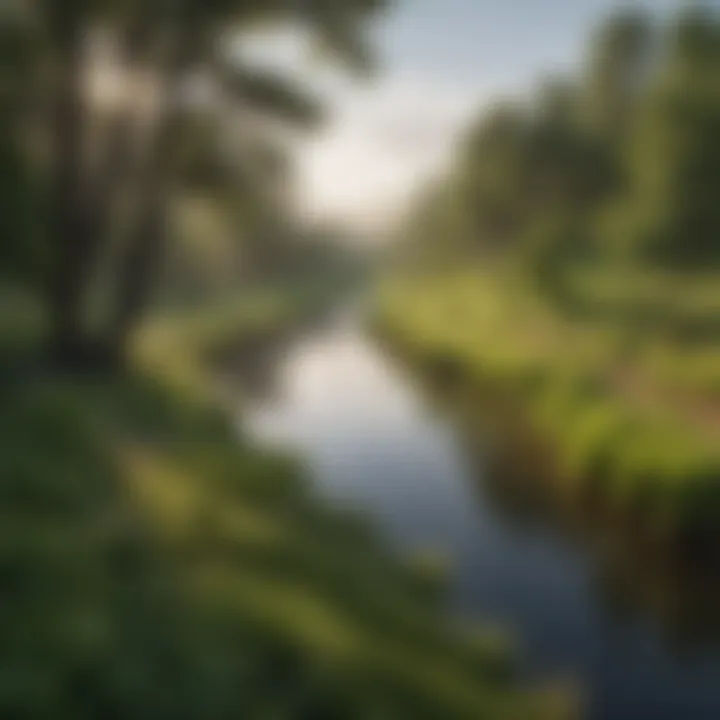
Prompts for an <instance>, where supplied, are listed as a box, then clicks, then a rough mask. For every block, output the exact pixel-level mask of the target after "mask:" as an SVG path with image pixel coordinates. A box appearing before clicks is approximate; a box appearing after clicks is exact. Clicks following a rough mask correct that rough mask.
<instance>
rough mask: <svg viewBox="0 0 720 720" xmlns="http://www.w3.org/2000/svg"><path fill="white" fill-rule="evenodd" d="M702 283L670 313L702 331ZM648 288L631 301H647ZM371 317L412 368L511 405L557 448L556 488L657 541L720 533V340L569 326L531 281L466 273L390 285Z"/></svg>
mask: <svg viewBox="0 0 720 720" xmlns="http://www.w3.org/2000/svg"><path fill="white" fill-rule="evenodd" d="M646 282H649V281H647V280H646ZM656 282H659V281H656ZM664 282H665V283H667V282H669V280H667V279H665V280H664ZM677 283H679V281H676V285H675V286H674V290H675V292H680V290H679V287H678V285H677ZM656 287H657V286H656ZM708 287H709V285H708V286H706V287H705V288H704V289H703V290H702V291H700V290H699V289H698V288H694V290H693V293H694V296H693V293H689V294H688V295H687V296H685V297H684V307H683V308H682V312H681V310H678V311H677V312H678V313H679V314H687V313H690V314H691V315H692V317H693V318H694V317H696V316H697V315H698V314H699V313H700V312H701V308H702V309H703V310H702V312H706V313H708V314H706V315H705V316H704V317H705V321H706V322H708V323H709V318H710V317H711V314H710V311H709V310H705V308H707V307H708V303H709V301H708V294H709V293H710V290H709V289H708ZM604 290H605V291H606V292H607V293H608V296H610V291H609V290H608V288H604ZM595 292H597V290H595ZM642 292H644V293H646V295H645V296H643V297H642V298H636V300H637V302H638V303H650V302H651V298H650V296H649V294H648V293H647V291H645V290H643V291H642ZM626 293H628V296H629V290H627V288H626ZM638 293H639V294H640V291H638ZM715 294H716V295H717V294H718V292H717V290H716V291H715ZM660 297H661V298H663V300H662V302H663V303H665V300H664V298H665V295H661V296H660ZM693 300H694V301H695V302H693ZM625 302H629V300H627V298H626V299H625ZM658 304H660V303H659V302H658ZM658 312H659V311H658ZM377 322H378V326H379V327H380V328H381V330H382V331H383V332H384V333H385V334H386V335H387V336H389V337H390V338H391V341H394V342H396V343H398V344H399V345H401V346H402V347H403V348H404V351H405V353H406V354H407V355H408V356H409V357H410V358H415V359H416V361H418V362H419V363H420V364H424V365H425V366H427V367H428V368H430V369H434V371H435V372H438V371H442V372H444V373H446V374H447V373H448V372H450V371H452V372H453V373H454V374H456V375H459V376H461V377H463V378H465V379H466V381H468V382H469V383H471V384H475V385H478V386H481V385H482V386H485V387H488V386H490V387H492V388H493V390H494V391H496V392H497V393H498V394H500V395H504V396H505V397H506V399H507V400H508V401H509V402H512V403H513V404H517V405H519V406H520V407H521V408H522V415H523V423H524V424H526V425H528V426H529V429H530V431H531V432H532V433H533V434H535V435H536V436H538V437H540V438H543V439H544V440H545V441H546V442H547V444H548V445H549V446H550V448H551V449H552V455H553V458H554V460H553V462H554V465H555V468H554V474H553V482H554V484H555V485H557V486H558V488H560V489H561V491H562V492H563V493H575V494H583V493H585V491H586V490H587V489H588V487H590V486H592V488H593V489H595V490H599V491H600V493H601V495H602V496H603V498H604V499H605V500H606V501H607V502H609V503H610V504H611V505H612V506H613V507H615V508H616V509H618V510H622V511H628V512H632V513H633V514H639V515H640V516H642V517H644V518H647V519H648V521H649V522H650V523H651V524H652V525H653V526H654V527H655V529H657V530H658V531H660V532H661V533H672V534H674V533H676V532H678V531H685V530H686V529H689V530H692V531H702V532H703V533H704V532H706V531H712V528H716V527H717V523H718V520H719V519H720V404H713V402H714V401H713V400H712V399H711V397H710V395H711V394H710V392H709V389H710V388H713V387H716V385H715V383H716V380H715V377H716V373H717V368H716V367H715V368H714V367H712V359H713V358H717V357H718V352H719V351H720V345H718V344H715V343H714V341H712V340H711V339H707V338H706V339H705V340H704V341H703V342H702V343H693V344H690V345H688V344H683V345H678V344H677V343H676V342H673V341H671V340H670V339H668V333H670V334H672V333H673V332H675V328H673V329H672V330H671V331H668V326H667V324H662V323H661V324H660V325H658V326H652V327H648V326H647V325H645V326H643V327H642V328H641V327H638V326H637V325H636V324H633V323H630V322H629V323H628V324H623V323H620V322H618V321H617V319H616V318H615V317H614V316H613V314H612V313H610V314H609V315H608V314H596V315H594V316H593V317H592V319H590V318H588V317H584V316H583V317H578V316H573V317H568V316H567V315H566V314H564V313H562V312H561V311H560V309H558V307H556V306H554V305H553V304H552V303H551V302H548V301H547V300H546V299H544V298H543V297H542V296H541V294H540V293H539V292H538V290H537V289H536V288H534V287H533V286H532V285H531V284H530V283H528V281H527V279H526V278H522V277H519V276H513V275H510V274H499V275H497V274H496V275H495V276H494V277H491V276H490V275H488V274H485V273H482V272H480V271H478V270H473V269H469V270H463V271H456V272H452V273H449V272H447V271H446V272H444V273H443V274H441V275H435V276H429V277H428V276H426V277H416V278H407V277H406V278H404V279H402V278H399V279H396V280H391V281H390V282H389V283H388V284H387V285H386V287H385V288H384V289H383V290H382V291H381V293H380V296H379V299H378V311H377ZM699 368H703V369H704V371H705V372H704V373H703V372H700V371H699Z"/></svg>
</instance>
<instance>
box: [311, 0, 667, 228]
mask: <svg viewBox="0 0 720 720" xmlns="http://www.w3.org/2000/svg"><path fill="white" fill-rule="evenodd" d="M679 2H681V0H677V2H673V0H647V1H646V2H645V3H641V2H635V3H633V5H634V6H637V5H643V4H644V5H646V6H649V7H652V8H653V9H656V10H663V9H667V8H670V7H673V6H674V5H677V4H678V3H679ZM627 5H628V3H623V2H617V1H615V0H399V2H397V3H396V6H395V9H394V10H393V11H392V12H391V13H390V14H389V15H388V16H387V17H386V18H384V19H383V21H382V22H381V23H379V24H378V27H377V32H376V35H375V37H376V46H377V49H378V55H379V59H380V65H381V71H380V73H379V74H378V75H377V77H376V78H374V80H373V82H371V83H368V82H358V81H351V80H348V79H339V78H338V77H335V76H333V79H332V81H330V82H328V83H326V87H324V95H325V97H326V99H327V103H328V108H329V117H328V122H327V123H326V124H325V126H324V127H323V129H322V130H321V131H320V132H318V133H317V134H316V135H314V136H313V137H312V138H310V139H307V140H305V141H303V142H302V143H301V145H300V149H299V154H298V179H299V194H300V203H301V208H302V209H303V210H304V211H305V212H306V213H307V215H308V216H309V217H311V218H313V219H318V218H319V219H327V220H331V221H335V222H340V223H343V224H347V225H349V226H351V227H352V228H353V229H355V230H358V231H360V232H362V233H365V234H366V235H368V236H369V237H372V236H380V235H382V234H383V233H384V232H386V231H387V230H388V229H389V228H392V226H393V224H394V223H395V222H397V220H398V218H400V217H401V216H402V213H403V211H404V209H405V208H406V207H407V206H408V204H409V202H410V201H411V199H412V197H413V195H414V194H415V193H416V192H417V190H418V189H419V188H420V187H422V185H423V184H425V183H426V182H427V181H428V179H429V178H431V177H433V176H434V175H436V174H437V173H438V172H441V171H442V169H443V167H445V166H446V165H447V163H448V160H449V158H450V157H451V156H452V150H453V147H454V145H455V143H456V141H457V139H458V137H459V136H460V133H461V131H462V129H463V128H465V127H467V125H468V123H469V122H470V120H471V119H472V118H473V117H475V116H477V115H478V114H479V112H480V111H481V109H482V108H483V107H485V106H487V105H489V104H491V103H492V102H494V101H495V100H496V99H497V98H501V97H506V96H508V95H513V94H517V93H520V92H523V91H524V90H529V89H530V88H531V87H532V85H533V83H534V81H536V80H537V79H538V78H539V77H542V76H544V75H546V74H548V73H553V72H565V71H572V70H573V68H574V67H575V68H576V67H577V63H578V61H579V60H580V59H581V58H582V57H583V55H584V52H585V46H586V42H587V39H588V36H589V32H590V30H591V29H592V28H593V26H594V25H595V24H596V23H597V21H598V20H599V19H601V18H603V17H604V16H606V15H607V14H608V12H610V11H611V10H612V9H614V8H617V7H623V6H627Z"/></svg>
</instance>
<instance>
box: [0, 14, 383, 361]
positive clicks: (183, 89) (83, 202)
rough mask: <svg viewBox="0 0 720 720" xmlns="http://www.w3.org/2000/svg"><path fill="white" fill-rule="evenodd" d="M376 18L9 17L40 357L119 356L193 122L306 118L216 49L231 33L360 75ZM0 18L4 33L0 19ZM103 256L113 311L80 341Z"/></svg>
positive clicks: (294, 92) (287, 89)
mask: <svg viewBox="0 0 720 720" xmlns="http://www.w3.org/2000/svg"><path fill="white" fill-rule="evenodd" d="M382 5H383V2H382V0H306V1H305V2H296V1H293V0H254V1H252V0H152V1H151V0H34V1H33V2H26V3H16V4H15V6H17V7H16V8H15V9H14V10H13V22H14V23H17V22H18V20H19V21H20V24H21V25H22V30H23V33H24V34H25V35H27V36H28V37H29V38H31V40H32V43H31V44H32V46H33V47H34V48H35V60H36V64H37V66H38V67H39V69H40V70H39V72H37V73H36V75H34V76H33V77H28V76H26V78H25V80H26V82H27V86H28V87H27V88H26V92H27V93H29V94H31V95H32V96H33V102H32V103H30V104H29V109H28V110H27V112H26V119H27V118H31V119H32V124H33V126H34V127H36V128H37V132H38V134H39V135H40V136H42V139H43V141H44V146H45V147H46V148H47V152H46V153H45V154H44V155H43V156H42V157H40V158H39V160H38V165H39V169H40V173H41V175H42V178H43V184H44V186H46V187H47V197H48V206H47V210H46V212H43V211H44V209H43V208H42V207H40V206H38V208H37V210H38V213H39V214H42V216H43V219H44V226H45V242H46V244H47V251H48V256H49V278H48V280H47V283H46V293H45V296H46V299H47V304H48V308H49V310H50V312H51V327H52V338H51V347H52V352H53V354H54V356H55V357H56V358H57V359H58V360H59V361H60V362H61V363H63V364H69V365H75V364H77V363H84V362H86V361H94V360H95V359H97V358H98V356H99V355H102V356H103V357H105V358H108V359H112V360H119V359H120V358H121V357H122V355H123V353H124V351H125V349H126V348H127V346H128V340H129V337H130V336H131V333H132V332H133V330H134V328H135V327H136V325H137V323H138V321H139V319H140V317H141V316H142V313H143V311H144V309H145V308H146V306H147V304H148V301H149V298H150V296H151V294H152V291H153V288H154V287H155V284H156V280H157V277H158V271H159V267H160V264H161V261H162V257H163V253H164V249H165V244H166V242H167V241H168V240H169V238H168V222H169V217H168V212H169V209H170V208H171V206H172V202H173V199H174V197H176V194H177V192H178V190H179V187H180V185H181V180H182V173H181V164H182V162H183V158H182V155H183V145H184V143H185V142H186V137H187V131H188V127H189V126H190V123H191V121H192V119H193V118H194V117H196V116H197V115H198V113H200V112H203V113H207V112H209V111H211V110H212V111H213V112H227V109H228V106H229V103H230V99H231V98H232V102H233V103H240V104H241V105H242V106H243V107H246V108H247V107H252V108H253V109H254V110H255V111H257V112H259V113H267V114H272V115H276V116H279V117H282V118H285V119H287V120H290V121H293V122H300V123H308V122H312V121H315V120H316V119H317V118H318V109H319V108H318V105H317V102H316V101H315V100H314V99H313V98H312V97H309V96H307V95H306V94H305V93H303V92H302V91H301V90H300V89H299V88H297V87H296V86H295V85H294V84H293V83H292V82H291V81H290V80H289V79H288V78H285V77H282V76H280V75H278V74H273V73H270V72H267V71H263V70H262V68H257V67H247V66H242V65H239V63H238V62H237V60H236V57H235V56H234V53H232V52H230V51H229V47H228V46H229V45H230V43H229V42H221V40H222V38H232V39H233V40H234V41H235V42H241V39H242V31H243V30H247V29H248V28H255V27H257V25H258V23H267V24H270V23H272V24H285V25H290V26H291V27H294V28H296V29H298V28H304V29H307V30H308V31H309V32H312V33H313V34H314V35H315V36H316V37H317V38H318V39H320V40H321V41H322V42H323V43H324V44H325V45H326V46H327V47H329V48H331V49H332V50H334V51H337V52H338V53H340V54H341V55H342V57H343V58H344V59H349V60H351V61H353V63H355V64H356V65H359V64H362V63H367V60H368V56H369V53H368V50H367V31H368V29H369V28H368V23H369V21H370V19H371V17H372V16H373V15H374V14H375V13H377V12H378V11H379V10H380V9H381V7H382ZM15 6H14V7H15ZM3 13H4V15H3V23H5V21H6V17H5V16H6V15H7V17H9V11H8V13H6V12H5V11H4V10H3ZM98 53H104V54H105V55H107V56H111V57H112V66H111V68H112V69H111V72H110V74H107V75H106V76H105V77H101V78H100V81H101V84H102V85H105V86H115V87H116V88H117V89H118V90H119V94H120V98H117V97H112V98H111V100H112V102H110V103H108V102H106V101H107V98H105V99H104V100H100V101H99V100H98V99H97V98H94V97H93V94H92V93H91V92H90V89H91V87H92V86H91V84H90V83H89V82H88V79H89V78H90V79H92V78H93V73H94V72H96V68H97V56H98ZM97 79H98V78H97V77H95V80H97ZM31 81H32V82H31ZM192 87H195V88H198V87H203V88H205V89H206V90H207V89H211V90H212V91H213V97H214V100H213V101H206V102H204V103H199V102H193V101H192V100H191V95H190V90H191V88H192ZM140 97H142V99H143V102H140V101H139V98H140ZM23 111H25V108H23ZM33 140H37V136H36V137H35V138H33ZM16 141H17V138H14V139H13V142H16ZM32 144H34V145H35V146H37V143H27V142H26V143H25V146H24V150H25V151H26V152H27V151H28V148H29V146H30V145H32ZM111 247H112V248H116V247H119V251H118V253H117V254H118V257H119V260H118V262H117V265H116V267H115V270H114V273H113V276H112V281H113V282H112V284H113V289H112V292H109V293H108V294H112V296H113V301H112V303H111V309H110V311H109V313H108V316H107V318H106V319H105V322H104V324H103V326H102V331H101V333H100V334H99V337H92V335H91V334H90V331H89V330H88V323H87V315H86V313H87V301H88V293H89V291H90V288H91V286H92V284H93V281H94V277H95V272H96V269H97V266H98V262H99V260H100V258H101V257H102V256H103V254H104V253H106V252H107V251H108V249H109V248H111ZM98 349H100V352H98Z"/></svg>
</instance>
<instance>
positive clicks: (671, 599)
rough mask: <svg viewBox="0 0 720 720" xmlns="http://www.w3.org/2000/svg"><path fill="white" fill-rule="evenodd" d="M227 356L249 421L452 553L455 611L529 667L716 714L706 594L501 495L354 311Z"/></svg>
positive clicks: (323, 482)
mask: <svg viewBox="0 0 720 720" xmlns="http://www.w3.org/2000/svg"><path fill="white" fill-rule="evenodd" d="M231 366H232V373H231V379H232V381H231V385H230V387H231V389H232V391H233V392H236V393H237V396H238V407H240V408H241V410H240V411H239V412H238V417H239V421H238V422H239V423H241V424H242V429H243V432H245V433H248V434H250V435H251V436H252V437H255V438H256V439H258V440H260V441H262V442H263V443H264V444H270V445H280V446H282V447H283V448H289V449H291V450H292V451H293V452H295V453H297V454H298V455H299V456H300V457H301V458H303V459H304V461H305V463H306V466H307V470H308V472H309V474H310V476H311V477H312V478H313V481H314V482H315V483H316V485H317V488H318V490H319V491H320V492H322V493H323V494H324V495H325V496H326V497H327V498H329V500H330V501H331V502H333V503H335V504H337V505H341V506H350V507H352V508H355V509H357V510H358V511H359V512H363V513H364V514H366V515H368V516H370V517H371V518H372V519H373V521H374V523H375V524H376V525H377V526H378V530H379V532H381V533H382V534H384V535H385V537H386V538H387V541H388V542H389V543H390V544H391V545H392V546H393V547H394V548H395V549H396V551H397V552H399V553H415V552H418V551H434V552H440V553H441V554H442V556H443V557H446V558H447V559H448V562H449V567H450V583H449V593H448V612H449V613H454V614H456V615H458V616H461V617H471V618H475V619H479V620H481V621H482V622H490V623H493V624H497V625H499V626H501V627H503V628H507V629H508V630H509V631H510V632H511V633H512V635H513V637H516V638H517V642H518V645H519V648H520V650H519V654H520V658H521V664H522V670H523V673H524V674H525V675H527V676H529V677H532V678H534V679H535V678H539V679H544V678H552V679H554V680H556V679H562V680H568V681H571V682H573V683H578V684H579V686H580V687H581V688H582V689H583V696H584V697H585V702H586V707H587V716H588V717H590V718H592V719H593V720H595V719H597V720H646V719H647V720H718V719H719V718H720V639H719V638H718V635H717V634H715V633H716V630H717V627H716V626H715V627H713V628H712V629H710V628H709V627H707V626H706V619H707V618H712V619H714V620H716V621H717V615H718V614H720V607H718V606H717V605H716V604H715V599H716V598H715V596H712V597H708V596H707V595H706V594H705V589H704V586H703V585H702V584H701V586H700V588H699V589H698V588H697V587H695V585H693V584H692V583H690V582H689V581H688V580H687V579H686V578H684V577H683V576H682V575H680V576H677V574H673V573H671V572H669V571H666V570H657V571H656V570H655V569H651V568H648V567H647V566H644V565H643V564H640V565H639V566H638V564H635V565H634V564H633V563H632V562H631V561H630V560H629V558H631V557H632V549H631V548H621V549H620V550H619V551H616V552H615V553H614V554H613V555H612V559H611V560H610V561H608V558H607V557H603V556H601V555H599V554H598V552H597V551H596V548H592V543H588V542H585V541H583V540H581V539H579V538H577V537H574V536H572V535H569V534H568V533H567V532H561V531H560V530H559V529H558V528H556V527H555V526H554V525H553V523H551V522H544V521H542V518H541V517H538V516H536V515H535V514H533V513H524V512H517V511H515V510H513V503H512V502H510V503H508V502H499V501H498V493H497V488H496V487H495V488H494V484H493V482H492V478H490V477H489V473H488V471H487V468H486V467H484V466H483V462H482V457H483V453H482V438H481V437H477V438H475V439H474V440H473V441H472V442H471V443H470V444H469V443H468V438H467V434H466V433H464V432H462V431H461V430H460V429H459V423H458V418H457V417H456V416H454V414H453V413H452V412H451V411H447V410H440V409H438V407H437V405H436V404H434V403H433V402H431V401H430V400H429V398H428V395H427V393H426V392H425V391H424V389H423V386H422V383H419V382H418V380H417V379H416V378H415V377H414V376H413V374H412V373H411V372H409V371H408V370H407V369H405V368H403V367H402V366H401V365H400V364H398V363H397V361H393V360H392V359H391V358H390V357H389V356H388V355H387V354H386V353H385V352H384V351H383V350H382V349H381V348H380V347H379V346H378V345H377V344H376V343H374V341H373V340H372V339H371V338H370V337H369V336H368V335H367V334H366V333H364V331H363V329H362V325H361V323H360V322H359V321H358V320H357V318H355V317H354V316H353V315H352V314H346V313H340V314H339V315H338V316H336V317H333V318H332V319H330V320H329V321H327V322H324V323H322V324H321V326H319V327H313V328H311V329H305V330H303V331H302V332H299V333H296V334H295V335H294V336H293V337H290V338H281V339H279V340H278V339H276V341H275V342H273V343H269V344H267V345H265V346H262V347H259V348H257V349H255V350H254V351H252V352H248V351H247V350H246V351H244V352H243V353H242V354H241V356H238V357H237V358H235V360H234V362H233V363H231ZM470 446H472V447H470ZM601 558H602V559H601ZM668 576H669V577H668ZM691 586H692V587H691ZM703 610H704V611H705V612H703Z"/></svg>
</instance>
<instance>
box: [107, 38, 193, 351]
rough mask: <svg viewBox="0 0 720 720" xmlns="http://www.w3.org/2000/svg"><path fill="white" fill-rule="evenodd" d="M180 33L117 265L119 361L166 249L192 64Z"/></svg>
mask: <svg viewBox="0 0 720 720" xmlns="http://www.w3.org/2000/svg"><path fill="white" fill-rule="evenodd" d="M184 38H185V36H184V35H182V34H181V36H180V38H179V41H178V44H177V46H176V49H175V54H174V57H173V58H172V59H171V62H170V64H169V67H168V73H167V80H166V84H165V101H164V112H163V117H162V118H161V120H160V122H159V127H158V130H157V135H156V138H155V142H154V146H153V148H152V157H151V159H150V163H149V166H148V167H147V169H146V173H145V175H144V178H143V182H142V183H141V193H142V198H141V202H142V208H141V211H140V214H139V219H138V223H137V227H136V229H135V233H134V234H133V235H132V237H131V238H130V239H129V243H128V245H127V248H126V250H125V254H124V257H123V259H122V261H121V265H120V270H119V277H118V284H117V294H116V300H115V308H114V311H113V315H112V318H111V322H110V328H109V341H108V345H109V349H110V355H111V356H112V357H113V358H114V359H115V362H116V363H118V364H121V363H123V362H124V361H125V359H126V355H127V352H128V350H129V344H130V340H131V336H132V334H133V331H134V330H135V329H136V327H137V325H138V324H139V322H140V320H141V319H142V315H143V312H144V311H145V309H146V307H147V306H148V304H149V302H150V300H151V298H152V293H153V291H154V289H155V285H156V282H157V279H158V275H159V273H160V270H161V266H162V261H163V258H164V254H165V245H166V240H167V222H168V217H167V216H168V210H169V204H170V198H171V196H172V190H173V184H174V180H175V178H174V174H175V169H176V164H177V163H176V155H177V152H178V148H179V142H178V141H179V138H180V134H181V132H182V129H183V120H184V117H183V112H182V108H181V107H180V105H179V102H178V97H179V91H180V88H181V84H182V81H183V78H184V74H185V70H186V69H187V67H188V65H189V63H190V53H189V46H188V45H187V44H186V43H185V42H183V40H184Z"/></svg>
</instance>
